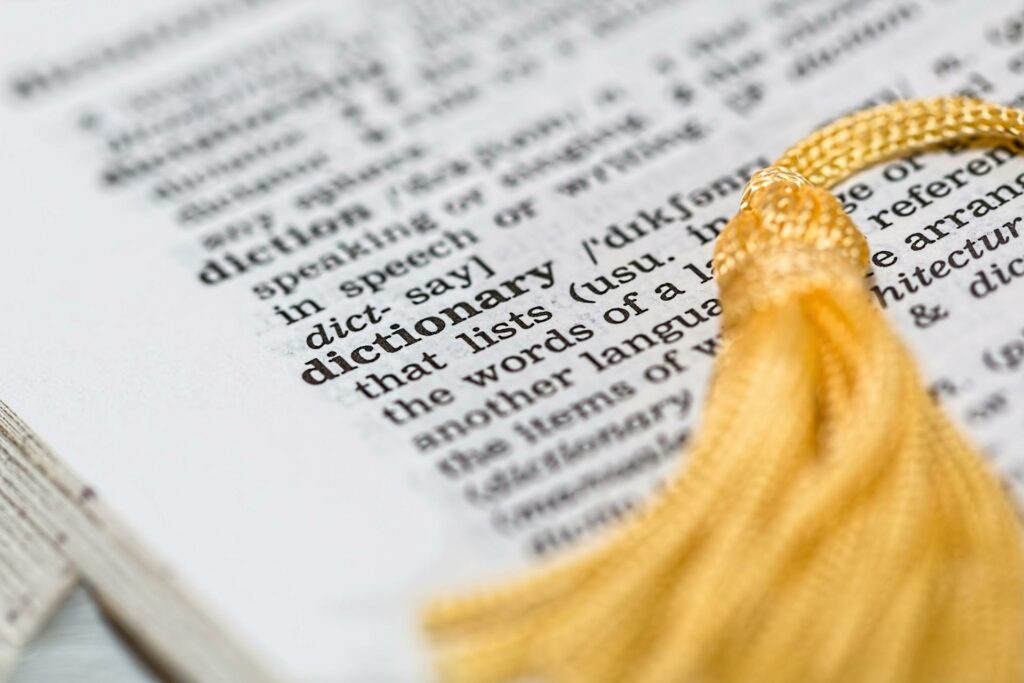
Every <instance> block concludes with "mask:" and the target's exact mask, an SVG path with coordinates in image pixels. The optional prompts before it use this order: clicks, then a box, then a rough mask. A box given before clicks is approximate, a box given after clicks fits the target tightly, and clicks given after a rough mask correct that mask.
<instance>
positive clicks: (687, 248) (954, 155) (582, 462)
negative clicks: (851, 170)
mask: <svg viewBox="0 0 1024 683" xmlns="http://www.w3.org/2000/svg"><path fill="white" fill-rule="evenodd" d="M0 85H2V97H0V144H2V154H0V206H2V209H3V214H2V219H3V227H2V228H0V230H2V235H3V240H2V242H0V316H2V318H0V399H2V400H3V401H4V402H5V403H7V404H8V405H9V406H10V407H11V408H12V409H13V410H14V411H15V412H17V414H18V415H19V416H20V417H21V418H22V419H24V420H25V422H26V423H27V424H28V425H29V426H30V427H31V428H32V430H34V432H35V433H36V434H38V435H39V436H40V437H41V439H42V440H44V441H45V442H46V443H47V444H49V446H50V447H52V449H53V451H54V452H55V453H56V454H57V456H58V457H59V458H60V459H61V461H62V462H63V464H64V465H66V466H67V468H68V470H69V471H70V472H71V473H72V474H70V475H66V476H65V475H61V477H63V478H62V479H60V481H63V482H67V481H71V480H72V479H70V478H68V477H72V478H76V479H75V481H80V482H82V486H83V488H81V489H80V490H71V489H69V488H68V487H67V486H64V487H63V488H61V487H58V488H60V490H61V491H64V494H65V495H66V497H67V498H68V500H69V501H70V502H71V503H73V504H75V505H79V506H82V507H83V509H85V510H86V511H87V512H88V513H89V514H88V518H89V520H91V522H90V524H91V526H83V527H82V528H81V529H80V530H78V531H77V532H76V533H77V534H78V536H76V537H75V539H72V540H76V541H77V539H79V538H80V537H81V536H82V535H84V536H88V540H89V542H90V544H89V545H88V547H86V544H84V543H83V542H81V541H77V542H79V545H78V546H74V547H75V548H80V549H78V550H73V551H69V552H71V554H72V555H73V559H75V560H76V562H78V564H79V566H81V567H85V569H83V571H84V572H85V574H86V578H87V579H91V580H92V581H93V582H94V583H96V584H98V585H99V586H100V587H101V588H102V589H103V592H104V593H105V594H106V595H105V597H106V599H107V600H109V601H110V602H111V603H112V604H114V605H116V604H117V603H118V601H119V600H121V599H122V598H121V597H119V595H118V592H117V590H116V588H117V586H119V585H128V584H127V583H124V582H128V581H129V580H131V579H132V575H131V573H130V572H125V573H123V574H121V575H117V576H116V577H115V578H105V577H108V576H113V574H103V575H102V576H101V572H100V571H99V569H94V568H95V567H98V566H99V565H98V564H96V562H95V561H94V559H93V558H95V557H99V556H100V555H102V554H104V553H107V554H115V555H116V554H117V553H122V554H124V553H130V552H136V550H133V549H135V548H137V547H142V548H144V549H145V552H146V553H151V554H152V556H153V557H155V558H156V561H157V562H158V565H159V571H158V572H157V571H154V572H153V576H155V577H157V578H160V579H163V580H167V581H173V582H174V584H175V585H177V586H181V587H182V590H183V592H185V593H187V594H188V595H189V596H193V597H194V598H195V599H196V603H195V604H196V605H197V606H196V607H194V608H193V607H188V609H190V610H194V611H202V612H203V613H204V614H206V615H208V617H209V619H211V620H212V622H213V623H215V624H217V625H218V627H219V628H223V630H224V632H225V633H229V634H232V637H233V638H237V640H238V642H239V643H241V647H242V648H243V649H244V650H245V651H246V652H247V653H248V655H247V656H251V660H252V662H253V666H257V667H259V668H260V671H262V672H264V673H265V677H266V678H267V679H271V680H286V681H345V682H352V683H355V682H359V683H366V682H374V683H377V682H380V683H417V682H421V681H428V680H431V675H430V673H429V672H430V668H429V652H428V650H427V648H426V646H425V644H424V643H423V642H422V639H421V636H420V635H419V632H418V630H417V627H416V615H417V611H418V609H419V608H420V606H421V605H422V604H423V603H424V602H425V601H426V600H428V599H429V598H430V597H432V596H436V595H438V594H440V593H444V592H447V591H451V590H455V589H459V588H463V587H466V586H469V585H474V584H476V583H478V582H482V581H487V580H492V579H496V578H499V577H503V576H508V575H511V574H514V573H515V572H517V571H520V570H522V569H523V568H525V567H528V566H533V565H537V564H542V563H544V562H548V561H551V560H552V559H553V558H556V557H558V556H560V555H562V554H563V553H565V552H566V551H567V550H568V549H570V548H572V547H574V546H578V545H580V544H584V543H588V542H590V541H591V540H592V539H594V538H596V537H598V536H599V535H600V534H601V533H602V530H604V529H606V528H607V527H609V526H610V525H613V524H615V523H616V522H617V520H619V519H620V518H622V517H623V516H624V515H627V514H629V513H630V511H631V510H633V509H635V508H636V507H637V506H639V505H642V504H643V503H644V501H645V500H646V499H647V498H648V497H649V496H650V495H652V493H654V492H655V491H656V490H657V488H658V487H659V485H660V483H661V482H662V481H663V480H664V479H665V477H667V476H669V475H670V474H671V473H672V472H673V471H674V470H676V469H677V468H678V467H680V466H681V465H682V464H683V462H684V461H685V449H686V444H687V442H688V441H689V440H690V438H691V435H692V433H693V431H694V430H695V429H696V428H698V426H699V410H700V405H701V401H702V399H703V396H704V393H705V388H706V384H707V381H708V378H709V375H710V370H711V366H712V363H713V360H714V356H715V353H716V351H717V349H718V344H719V341H718V319H719V315H720V313H721V308H720V306H719V302H718V299H717V297H716V288H715V284H714V281H713V279H712V275H711V271H710V267H709V259H710V256H711V248H712V243H713V241H714V238H715V236H716V235H717V233H718V231H719V230H720V228H721V227H722V225H724V222H725V220H726V219H727V218H728V217H729V216H730V215H732V213H733V212H734V211H735V210H736V208H737V203H738V199H739V194H740V192H741V190H742V187H743V184H744V182H745V181H746V179H747V178H748V177H749V175H750V174H751V173H753V172H754V171H755V170H757V169H758V168H761V167H763V166H765V165H767V164H768V163H770V161H771V160H772V159H773V158H774V157H775V156H777V155H778V154H780V153H781V152H782V151H783V150H784V149H785V148H786V147H787V146H788V145H789V144H792V143H794V142H796V141H797V140H799V139H800V138H801V137H803V136H804V135H806V134H807V133H809V132H810V131H811V130H813V129H814V128H815V127H816V126H819V125H821V124H823V123H825V122H827V121H829V120H831V119H832V118H834V117H836V116H839V115H841V114H843V113H847V112H850V111H853V110H856V109H858V108H862V107H865V106H869V105H871V104H878V103H882V102H887V101H892V100H895V99H899V98H905V97H918V96H927V95H937V94H952V93H959V94H966V95H974V96H978V97H985V98H988V99H993V100H996V101H1001V102H1007V103H1020V102H1022V101H1024V6H1021V5H1020V4H1019V3H1015V2H987V3H984V4H983V5H982V4H980V3H971V2H967V0H959V1H957V0H951V1H946V2H938V1H936V2H930V1H926V0H901V1H899V2H882V1H876V2H872V1H870V0H864V1H851V0H818V1H814V2H812V1H806V0H775V1H768V2H729V3H723V2H715V1H713V0H688V1H687V0H605V1H600V2H598V1H594V2H586V1H576V0H573V1H571V2H558V1H555V0H532V1H531V0H524V1H521V2H508V1H507V0H480V1H470V0H463V1H454V2H447V1H446V2H441V1H440V0H437V1H433V0H426V1H425V0H416V1H411V0H410V1H408V2H402V1H400V0H373V1H369V0H368V1H366V2H363V1H360V0H351V1H350V2H346V3H338V2H326V1H325V2H313V1H301V2H299V1H296V2H285V1H284V0H207V1H206V2H168V1H159V0H146V1H144V2H143V1H138V2H133V3H112V2H109V1H105V0H76V1H75V2H73V3H72V2H58V1H56V0H49V1H45V2H31V3H30V2H7V3H3V4H0ZM1018 151H1019V149H1018V148H1017V147H1015V146H1010V145H1004V146H1001V147H998V148H995V149H991V150H985V149H974V148H969V149H942V150H938V151H936V152H935V153H933V154H927V155H917V156H914V157H910V158H908V159H902V160H899V161H894V162H892V163H890V164H887V165H884V166H882V167H879V168H878V169H875V170H873V171H871V172H868V173H864V174H862V175H861V176H859V177H857V178H855V179H853V180H852V181H850V182H848V183H845V184H844V185H842V186H841V187H839V188H837V192H838V193H839V194H840V196H841V198H842V200H843V202H844V204H845V205H846V207H847V210H848V211H849V212H850V213H851V215H852V216H853V218H854V219H855V221H856V222H857V224H858V225H859V226H860V227H861V228H862V229H864V231H865V232H866V233H867V234H868V237H869V240H870V242H871V247H872V250H873V253H874V256H873V264H872V269H871V270H872V272H871V275H870V279H869V281H868V285H869V286H870V287H872V288H873V292H874V296H875V297H876V299H877V301H878V303H879V305H880V306H882V307H884V309H885V312H886V314H887V315H888V316H889V317H890V319H891V320H892V321H893V322H894V324H896V325H897V326H898V328H899V329H900V330H901V331H902V333H903V334H904V336H905V337H906V339H907V340H908V343H909V344H910V345H911V346H912V347H913V349H914V351H915V352H916V353H917V355H918V357H919V358H920V359H921V364H922V369H923V372H924V373H925V375H926V377H927V379H928V381H929V382H930V383H931V385H932V386H933V387H934V390H935V394H936V396H937V397H938V399H939V400H941V401H942V402H943V403H944V404H945V405H946V406H947V408H948V409H949V410H950V411H951V413H952V414H953V415H954V416H955V418H956V420H957V421H958V423H959V424H960V425H961V426H962V428H963V429H965V430H966V431H967V432H968V433H969V434H970V435H971V437H972V438H973V439H974V440H975V441H976V442H977V443H979V444H980V445H981V446H982V447H983V448H984V449H985V452H986V453H987V454H988V455H989V456H990V457H991V458H992V459H993V461H994V462H995V464H996V465H997V466H998V467H999V468H1000V469H1001V471H1002V472H1003V473H1004V474H1006V475H1007V476H1008V477H1009V478H1010V479H1011V480H1013V481H1015V480H1016V479H1017V478H1018V477H1019V468H1020V467H1021V465H1022V462H1024V460H1022V456H1024V449H1022V448H1021V447H1020V444H1021V443H1022V439H1024V419H1022V415H1024V404H1022V401H1024V384H1022V382H1021V377H1022V373H1024V314H1022V312H1021V311H1022V310H1024V307H1022V306H1021V302H1022V301H1024V298H1022V293H1024V287H1022V285H1021V282H1022V280H1024V223H1021V216H1022V215H1024V213H1022V207H1024V198H1022V197H1021V195H1022V194H1024V163H1022V162H1021V160H1020V159H1019V158H1018V156H1017V153H1018ZM784 409H785V407H784V406H780V410H784ZM0 426H2V425H0ZM69 490H70V491H71V492H70V493H68V491H69ZM26 495H27V494H26ZM94 501H99V503H98V504H95V505H94ZM112 525H124V527H125V528H127V529H128V530H129V532H130V533H129V537H130V538H131V539H134V540H132V541H131V543H128V542H119V543H118V544H111V543H109V542H107V541H104V540H103V539H104V538H106V537H105V536H104V535H103V534H104V533H106V532H105V531H104V529H109V528H111V527H112ZM118 528H120V527H118ZM119 538H121V537H120V536H119ZM104 543H106V546H104ZM115 545H116V547H115ZM118 582H122V583H118ZM164 604H169V603H164ZM182 604H185V603H184V602H183V603H182ZM189 604H192V603H189ZM182 609H185V608H184V607H183V608H182ZM130 625H131V626H132V627H134V628H136V629H139V630H140V632H142V633H143V634H144V636H145V639H146V640H148V642H151V643H157V644H160V643H163V645H164V646H165V647H164V649H165V650H167V651H168V652H170V653H171V654H170V655H168V656H170V657H172V658H173V656H174V655H173V652H174V651H175V648H176V647H177V646H179V645H180V646H182V647H184V645H185V644H188V643H190V641H189V638H190V636H189V634H188V633H187V630H188V629H184V632H176V633H177V635H175V636H174V637H171V636H170V635H169V634H170V633H171V632H172V631H171V630H170V629H171V626H172V624H170V623H167V622H162V621H161V620H160V619H158V618H157V619H149V620H138V621H137V622H136V623H133V624H130ZM192 639H193V640H197V641H201V640H202V639H201V638H197V637H195V636H193V637H192ZM191 646H194V647H197V648H201V647H202V646H203V643H202V642H198V643H190V647H191ZM211 656H213V655H211ZM218 671H219V673H214V672H213V670H212V669H211V670H209V671H198V672H197V671H196V670H195V669H194V668H193V669H192V675H193V677H196V678H198V679H206V680H231V679H232V676H230V675H226V674H224V673H223V671H224V670H218ZM240 679H241V678H240V677H239V676H235V680H240ZM245 679H246V680H249V679H250V678H248V677H247V678H245Z"/></svg>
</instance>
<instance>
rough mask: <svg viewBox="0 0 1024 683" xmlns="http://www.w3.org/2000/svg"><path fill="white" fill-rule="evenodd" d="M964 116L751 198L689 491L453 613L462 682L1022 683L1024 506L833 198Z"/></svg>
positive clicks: (445, 632)
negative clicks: (936, 376) (915, 340)
mask: <svg viewBox="0 0 1024 683" xmlns="http://www.w3.org/2000/svg"><path fill="white" fill-rule="evenodd" d="M1022 132H1024V113H1022V112H1020V111H1016V110H1012V109H1007V108H1004V107H999V106H996V105H992V104H988V103H984V102H979V101H975V100H967V99H960V98H944V99H936V100H927V101H912V102H901V103H897V104H893V105H887V106H883V107H879V108H877V109H873V110H869V111H866V112H863V113H860V114H857V115H854V116H852V117H848V118H845V119H842V120H839V121H837V122H835V123H833V124H831V125H830V126H828V127H826V128H824V129H822V130H821V131H819V132H817V133H815V134H814V135H812V136H811V137H810V138H808V139H807V140H805V141H804V142H802V143H801V144H799V145H797V146H796V147H794V148H792V149H791V150H790V151H789V152H787V153H786V154H785V155H784V156H783V157H782V159H780V160H779V162H778V163H777V164H776V165H775V166H774V167H771V168H768V169H766V170H764V171H761V172H759V173H758V174H757V175H755V176H754V178H753V179H752V180H751V181H750V184H749V185H748V187H747V190H746V192H745V194H744V197H743V200H742V203H741V207H740V211H739V213H738V214H737V215H736V216H735V217H734V218H733V219H732V221H731V222H730V223H729V224H728V226H727V227H726V228H725V229H724V230H723V232H722V234H721V237H719V239H718V242H717V244H716V246H715V272H716V277H717V278H718V282H719V285H720V288H721V300H722V306H723V309H724V322H723V335H724V338H725V346H724V348H723V351H722V353H721V355H720V357H719V359H718V361H717V365H716V367H715V376H714V381H713V384H712V386H711V391H710V396H709V398H708V401H707V406H706V408H705V411H704V419H703V424H702V427H701V431H700V433H699V438H698V439H697V440H696V443H695V444H694V446H693V448H692V450H691V452H690V454H689V458H688V460H687V462H686V464H685V466H684V468H683V469H682V471H681V472H680V473H679V474H678V476H677V477H676V479H675V480H674V481H672V482H670V484H669V485H668V487H667V489H666V490H665V491H664V493H663V494H662V495H660V496H659V497H658V499H657V500H655V501H653V502H652V503H651V504H650V505H649V507H648V508H647V509H645V510H643V511H642V512H640V513H638V514H637V515H636V516H635V517H634V518H633V519H632V520H630V521H629V522H627V523H625V524H624V525H623V526H622V527H620V528H618V529H616V530H615V531H614V532H612V533H611V537H610V538H609V539H607V540H606V542H604V543H602V544H600V545H599V546H597V547H596V548H594V549H591V550H588V551H585V552H584V553H583V554H581V555H579V556H577V557H573V558H570V559H569V560H567V561H565V562H563V563H561V564H557V565H556V566H554V567H553V568H550V569H547V570H545V571H543V572H541V573H538V574H536V575H534V576H531V577H528V578H525V579H523V580H521V581H519V582H517V583H514V584H511V585H509V586H506V587H503V588H498V589H494V590H491V591H488V592H484V593H481V594H478V595H473V596H469V597H466V598H459V599H455V600H451V601H447V602H442V603H439V604H437V605H435V606H433V607H432V608H431V609H430V610H429V611H428V613H427V615H426V618H425V619H426V624H427V628H428V630H429V631H430V633H431V634H432V636H433V637H435V638H436V639H437V640H438V644H439V647H440V648H441V652H442V654H441V657H440V662H441V663H440V669H441V676H442V679H443V680H445V681H448V682H449V683H505V682H509V681H515V680H519V679H521V678H525V677H530V678H531V680H537V679H540V680H543V681H547V682H548V683H622V682H626V683H907V682H912V683H1021V681H1022V680H1024V553H1022V544H1021V530H1020V528H1019V526H1018V519H1017V516H1016V513H1015V510H1014V507H1013V505H1012V504H1011V503H1010V501H1009V499H1008V497H1007V496H1006V494H1005V493H1004V492H1003V490H1002V488H1001V486H1000V483H999V481H998V480H997V478H996V477H995V476H994V475H993V474H992V473H991V472H990V471H989V469H988V467H987V465H986V463H985V462H984V461H983V459H982V458H981V456H980V455H979V454H978V453H977V452H976V451H975V450H974V449H973V448H972V447H971V446H970V445H968V443H967V442H966V441H965V440H964V439H963V437H961V436H960V434H959V433H958V432H957V430H956V429H954V428H953V426H952V425H951V424H950V422H949V420H948V419H947V418H946V417H945V416H944V415H943V414H942V412H941V411H940V410H939V409H938V408H937V406H936V405H935V403H934V402H933V401H932V399H931V398H930V397H929V395H928V393H927V392H926V390H925V389H924V387H923V385H922V383H921V380H920V378H919V377H918V374H917V371H916V370H915V367H914V363H913V361H912V359H911V358H910V356H909V354H908V352H907V350H906V348H905V347H904V345H903V344H902V343H901V342H900V340H899V339H898V338H897V336H896V335H895V334H894V332H893V330H892V329H891V328H890V326H889V324H888V323H887V322H886V320H885V319H884V317H883V316H882V315H881V313H880V312H879V310H878V309H877V308H876V307H875V306H874V305H873V303H872V302H871V300H870V299H869V297H868V294H867V292H866V291H865V287H864V272H865V268H866V265H867V257H868V249H867V243H866V241H865V240H864V238H863V236H862V235H861V234H860V233H859V232H858V231H857V229H856V227H855V226H854V225H853V223H852V222H851V221H850V220H849V218H848V217H847V216H846V215H845V213H844V212H843V210H842V207H841V206H840V204H839V202H838V201H837V200H836V199H835V198H834V197H833V196H832V195H831V194H830V193H829V192H827V191H826V190H825V189H822V188H826V187H830V186H831V185H834V184H835V183H836V182H839V181H840V180H842V179H844V178H846V177H848V176H849V175H850V174H852V173H854V172H856V171H858V170H860V169H863V168H865V167H866V166H868V165H870V164H873V163H876V162H878V161H880V160H883V159H887V158H891V157H893V156H895V155H897V154H902V153H906V152H910V151H914V150H921V149H927V148H930V147H934V146H935V145H936V144H937V143H939V142H942V141H948V140H954V139H960V140H962V139H967V138H982V139H991V138H1018V139H1020V138H1022V137H1024V136H1022Z"/></svg>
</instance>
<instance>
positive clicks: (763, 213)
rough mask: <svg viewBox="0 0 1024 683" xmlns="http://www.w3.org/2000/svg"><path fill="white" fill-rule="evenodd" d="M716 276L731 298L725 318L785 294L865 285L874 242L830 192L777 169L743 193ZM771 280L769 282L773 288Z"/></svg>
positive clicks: (719, 249)
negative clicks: (841, 284)
mask: <svg viewBox="0 0 1024 683" xmlns="http://www.w3.org/2000/svg"><path fill="white" fill-rule="evenodd" d="M713 262H714V269H715V276H716V277H717V279H718V282H719V285H720V287H721V290H722V296H723V298H725V299H728V300H729V301H728V303H729V305H728V306H726V310H727V312H728V313H729V315H727V320H726V323H727V324H728V323H729V322H730V321H731V320H734V319H735V318H736V317H737V316H742V315H745V314H746V313H747V312H749V310H750V309H751V308H752V307H755V308H760V307H762V306H763V304H764V303H765V298H766V297H768V299H769V300H770V301H772V302H777V301H778V300H779V299H780V298H781V297H786V296H792V295H793V294H795V293H796V292H802V291H808V290H810V289H815V288H817V287H819V286H835V284H836V282H837V281H839V282H842V281H848V282H849V284H850V285H852V286H855V287H859V286H860V279H861V278H862V276H863V273H864V271H865V269H866V268H867V264H868V244H867V240H866V239H865V238H864V235H862V234H861V232H860V231H859V230H858V229H857V226H856V225H854V224H853V222H852V221H851V220H850V218H849V217H848V216H847V215H846V212H845V211H844V210H843V206H842V204H841V203H840V202H839V200H838V199H836V197H835V196H833V195H832V193H831V192H829V191H828V190H824V189H821V188H819V187H816V186H814V185H812V184H811V183H810V182H809V181H808V180H807V179H806V178H804V177H803V176H802V175H800V174H799V173H796V172H795V171H791V170H789V169H787V168H783V167H778V166H772V167H769V168H766V169H763V170H761V171H758V172H757V173H755V174H754V176H753V177H752V178H751V179H750V182H749V183H748V184H747V187H746V189H745V190H744V192H743V198H742V201H741V203H740V210H739V212H738V213H737V214H736V215H735V216H734V217H733V218H732V220H731V221H729V223H727V224H726V226H725V228H724V229H723V230H722V233H721V235H719V237H718V241H717V242H716V244H715V253H714V261H713ZM769 284H770V286H769Z"/></svg>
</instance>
